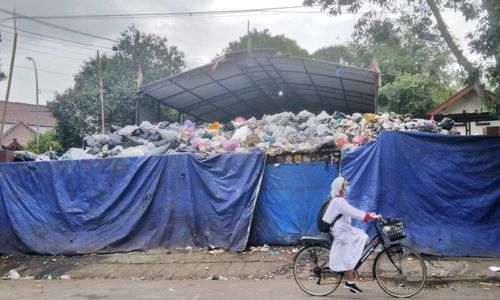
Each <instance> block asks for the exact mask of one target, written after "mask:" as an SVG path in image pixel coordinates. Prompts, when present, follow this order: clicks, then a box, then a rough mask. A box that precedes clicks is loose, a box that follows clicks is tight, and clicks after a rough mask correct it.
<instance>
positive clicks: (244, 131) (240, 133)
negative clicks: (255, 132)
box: [231, 126, 252, 144]
mask: <svg viewBox="0 0 500 300" xmlns="http://www.w3.org/2000/svg"><path fill="white" fill-rule="evenodd" d="M250 134H252V131H251V130H250V129H249V128H248V127H246V126H243V127H240V128H238V129H236V131H235V132H234V134H233V136H232V137H231V140H235V141H238V143H240V144H242V143H243V142H244V141H245V140H246V139H247V137H248V136H249V135H250Z"/></svg>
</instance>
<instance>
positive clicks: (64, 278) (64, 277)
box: [59, 275, 71, 280]
mask: <svg viewBox="0 0 500 300" xmlns="http://www.w3.org/2000/svg"><path fill="white" fill-rule="evenodd" d="M59 278H60V279H63V280H68V279H71V276H70V275H62V276H61V277H59Z"/></svg>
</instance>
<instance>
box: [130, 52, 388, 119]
mask: <svg viewBox="0 0 500 300" xmlns="http://www.w3.org/2000/svg"><path fill="white" fill-rule="evenodd" d="M376 76H378V75H377V74H375V73H374V72H372V71H370V70H366V69H361V68H356V67H350V66H345V65H339V64H333V63H328V62H324V61H318V60H313V59H306V58H300V57H292V56H288V55H283V54H281V53H279V52H276V51H275V50H272V49H260V50H252V51H250V52H248V51H239V52H234V53H231V54H228V55H226V56H225V57H223V58H220V59H215V60H213V61H212V63H210V64H208V65H205V66H202V67H199V68H196V69H192V70H189V71H187V72H183V73H180V74H177V75H174V76H172V77H168V78H165V79H161V80H158V81H156V82H152V83H150V84H147V85H144V86H142V87H141V88H140V90H139V92H138V95H139V96H140V97H139V99H141V100H140V102H139V106H138V110H139V111H138V121H139V122H141V121H144V120H147V121H150V122H157V121H162V120H160V117H159V114H158V111H159V108H151V105H147V104H145V101H147V100H148V99H152V100H155V101H157V102H158V104H164V105H167V106H169V107H172V108H175V109H177V110H178V111H179V112H181V113H185V114H188V115H191V116H194V117H196V118H198V119H200V120H203V121H209V122H212V121H228V120H231V119H233V118H234V117H235V116H243V117H247V118H248V117H257V118H259V117H261V116H262V115H264V114H275V113H279V112H284V111H290V112H295V113H297V112H299V111H302V110H308V111H310V112H313V113H319V112H321V111H326V112H329V113H333V112H334V111H341V112H344V113H349V114H351V113H354V112H360V113H367V112H374V111H375V108H376V105H377V103H376V102H377V87H376V85H375V82H377V80H376ZM141 101H142V102H141ZM158 106H159V105H158ZM155 110H157V111H155Z"/></svg>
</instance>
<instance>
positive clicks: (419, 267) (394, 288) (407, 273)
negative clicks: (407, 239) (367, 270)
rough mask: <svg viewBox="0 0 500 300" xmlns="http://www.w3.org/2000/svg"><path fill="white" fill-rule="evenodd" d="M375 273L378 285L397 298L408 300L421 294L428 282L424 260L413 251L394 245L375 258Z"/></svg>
mask: <svg viewBox="0 0 500 300" xmlns="http://www.w3.org/2000/svg"><path fill="white" fill-rule="evenodd" d="M373 273H374V275H375V279H376V280H377V283H378V285H379V286H380V287H381V288H382V290H384V292H386V293H387V294H389V295H391V296H393V297H396V298H408V297H411V296H414V295H416V294H417V293H418V292H420V291H421V290H422V289H423V288H424V286H425V281H426V280H427V268H426V266H425V262H424V260H423V259H422V258H421V257H420V255H419V254H418V253H417V252H416V251H415V250H413V249H411V248H409V247H406V246H403V245H392V246H390V247H389V248H387V249H385V250H384V251H382V252H380V253H379V254H378V256H377V257H376V258H375V262H374V265H373Z"/></svg>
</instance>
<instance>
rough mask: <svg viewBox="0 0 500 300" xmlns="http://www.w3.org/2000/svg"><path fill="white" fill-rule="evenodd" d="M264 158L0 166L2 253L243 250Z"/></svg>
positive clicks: (164, 158)
mask: <svg viewBox="0 0 500 300" xmlns="http://www.w3.org/2000/svg"><path fill="white" fill-rule="evenodd" d="M264 166H265V155H264V154H263V153H262V152H250V153H235V154H221V155H215V156H212V157H209V158H205V159H203V158H199V157H196V156H194V155H191V154H172V155H163V156H148V157H132V158H111V159H94V160H75V161H56V162H30V163H4V164H0V252H1V253H44V254H82V253H107V252H121V251H131V250H144V249H154V248H172V247H184V246H188V245H190V246H194V247H207V246H208V245H212V246H216V247H224V248H229V249H230V250H233V251H241V250H243V249H244V248H245V246H246V243H247V240H248V236H249V230H250V224H251V220H252V217H253V212H254V207H255V202H256V198H257V194H258V190H259V186H260V181H261V178H262V173H263V170H264Z"/></svg>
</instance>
